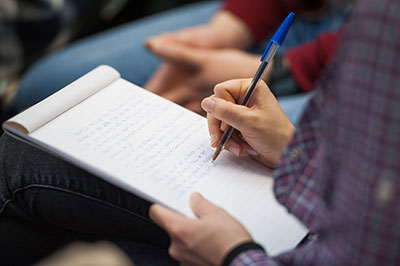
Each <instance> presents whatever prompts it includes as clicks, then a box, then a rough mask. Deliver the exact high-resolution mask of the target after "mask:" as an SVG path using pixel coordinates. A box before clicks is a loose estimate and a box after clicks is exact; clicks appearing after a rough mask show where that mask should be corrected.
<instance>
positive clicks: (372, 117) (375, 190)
mask: <svg viewBox="0 0 400 266" xmlns="http://www.w3.org/2000/svg"><path fill="white" fill-rule="evenodd" d="M399 64H400V1H396V0H380V1H376V0H363V1H359V2H358V3H357V4H356V5H355V7H354V10H353V14H352V18H351V19H350V21H349V23H348V24H347V25H346V30H345V32H344V35H343V39H342V43H341V44H340V46H339V50H338V54H337V56H336V58H335V60H334V63H332V64H331V66H330V67H329V68H328V69H327V71H326V73H325V75H324V77H323V78H322V80H321V81H320V83H319V84H320V85H319V86H318V87H319V88H318V89H317V92H316V94H315V95H314V97H313V99H312V100H311V102H310V104H309V106H308V108H307V110H306V111H305V113H304V114H303V117H302V119H301V122H300V125H299V127H298V129H297V131H296V133H295V134H294V136H293V139H292V141H291V143H290V144H289V146H288V148H287V149H286V151H285V152H284V154H283V156H282V160H281V163H280V165H279V166H278V167H277V169H276V171H275V180H276V182H275V194H276V197H277V199H278V200H279V202H280V203H281V204H283V205H284V206H285V207H286V208H287V209H288V211H289V212H291V213H293V214H294V215H295V216H296V217H298V218H299V219H300V220H301V221H302V222H303V223H304V224H305V225H306V226H307V227H308V228H309V229H310V231H312V232H314V233H316V234H317V239H316V240H315V241H313V242H309V243H307V244H304V245H302V246H300V247H298V248H296V249H294V250H292V251H289V252H287V253H284V254H281V255H279V256H277V257H269V256H268V255H267V254H265V253H263V252H261V251H258V250H257V251H256V250H250V251H247V252H243V253H241V254H239V255H238V256H237V257H236V258H235V259H234V260H233V262H232V265H236V266H239V265H385V266H388V265H400V65H399Z"/></svg>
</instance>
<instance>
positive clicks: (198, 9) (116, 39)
mask: <svg viewBox="0 0 400 266" xmlns="http://www.w3.org/2000/svg"><path fill="white" fill-rule="evenodd" d="M218 7H219V2H218V1H212V2H208V1H206V2H200V3H196V4H191V5H188V6H184V7H181V8H177V9H173V10H170V11H167V12H163V13H161V14H157V15H153V16H150V17H148V18H144V19H141V20H138V21H135V22H132V23H128V24H126V25H123V26H120V27H118V28H115V29H112V30H110V31H106V32H105V33H101V34H97V35H95V36H92V37H89V38H86V39H83V40H81V41H78V42H76V43H74V44H72V45H70V46H69V47H67V48H66V49H64V50H62V51H60V52H57V53H55V54H53V55H50V56H47V57H44V58H43V59H41V60H39V61H38V62H37V63H36V64H34V65H33V66H32V67H31V68H30V69H29V70H28V71H27V72H26V74H25V75H24V77H23V79H22V80H21V84H20V86H19V89H18V93H17V95H16V98H15V102H14V104H13V105H14V108H13V109H15V112H19V111H22V110H23V109H25V108H26V107H29V106H30V105H32V104H34V103H36V102H38V101H40V100H42V99H44V98H45V97H47V96H49V95H50V94H52V93H54V92H55V91H57V90H59V89H61V88H63V87H64V86H65V85H67V84H69V83H70V82H72V81H74V80H75V79H77V78H79V77H80V76H82V75H83V74H85V73H87V72H89V71H90V70H92V69H93V68H95V67H97V66H98V65H101V64H107V65H111V66H113V67H115V68H116V69H117V70H118V71H119V72H120V73H121V75H122V77H123V78H125V79H127V80H129V81H131V82H133V83H135V84H137V85H140V86H143V85H144V83H145V82H146V81H147V79H148V78H149V77H150V75H151V74H152V73H153V72H154V70H155V69H156V67H157V65H158V64H159V60H158V59H157V58H156V57H155V56H154V55H153V54H151V53H150V52H148V51H147V50H146V49H145V47H144V41H145V40H146V39H147V38H148V37H150V36H154V35H157V34H160V33H162V32H166V31H173V30H177V29H180V28H185V27H189V26H194V25H198V24H202V23H206V22H207V21H208V20H209V19H210V18H211V16H212V15H213V13H214V12H215V10H217V9H218Z"/></svg>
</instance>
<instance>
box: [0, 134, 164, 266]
mask: <svg viewBox="0 0 400 266" xmlns="http://www.w3.org/2000/svg"><path fill="white" fill-rule="evenodd" d="M0 162H1V165H0V236H1V237H0V262H1V264H2V265H27V264H29V265H30V264H31V263H32V262H34V261H35V260H37V259H39V258H41V257H43V256H45V255H47V254H48V253H49V252H51V251H53V250H55V249H57V248H58V247H60V246H61V245H63V244H65V243H67V242H69V241H71V240H88V241H91V240H99V239H106V240H112V241H116V242H118V241H125V242H127V243H129V242H141V243H147V244H150V245H154V246H157V247H160V248H163V249H166V248H167V247H168V245H169V237H168V235H167V234H166V233H165V232H164V231H163V230H162V229H160V228H159V227H158V226H156V225H155V224H154V223H153V222H151V221H150V220H149V218H148V208H149V205H150V203H149V202H147V201H145V200H143V199H141V198H138V197H136V196H134V195H132V194H130V193H128V192H126V191H124V190H122V189H120V188H118V187H115V186H113V185H111V184H109V183H107V182H105V181H103V180H101V179H99V178H97V177H95V176H93V175H91V174H89V173H87V172H85V171H84V170H82V169H79V168H77V167H74V166H73V165H71V164H69V163H67V162H64V161H63V160H61V159H58V158H56V157H54V156H52V155H49V154H48V153H46V152H43V151H41V150H39V149H37V148H34V147H31V146H30V145H28V144H25V143H23V142H20V141H18V140H15V139H13V138H11V137H9V136H7V135H3V136H2V138H1V140H0ZM5 262H10V263H9V264H7V263H5ZM11 262H12V263H11ZM3 263H4V264H3Z"/></svg>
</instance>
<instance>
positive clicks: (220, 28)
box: [209, 10, 254, 49]
mask: <svg viewBox="0 0 400 266" xmlns="http://www.w3.org/2000/svg"><path fill="white" fill-rule="evenodd" d="M209 26H210V27H211V28H212V29H213V30H215V31H216V32H218V41H217V42H216V43H215V45H216V48H236V49H246V48H248V47H250V45H251V44H252V43H253V42H254V39H253V36H252V34H251V31H250V29H249V28H248V27H247V25H246V24H245V23H244V22H243V21H242V20H241V19H240V18H238V17H237V16H235V15H234V14H232V13H231V12H229V11H225V10H221V11H218V12H217V13H216V14H215V15H214V17H213V18H212V19H211V20H210V22H209Z"/></svg>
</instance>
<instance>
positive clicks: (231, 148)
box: [228, 147, 240, 157]
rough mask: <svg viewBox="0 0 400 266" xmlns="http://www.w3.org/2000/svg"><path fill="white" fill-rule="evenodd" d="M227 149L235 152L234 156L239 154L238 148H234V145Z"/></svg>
mask: <svg viewBox="0 0 400 266" xmlns="http://www.w3.org/2000/svg"><path fill="white" fill-rule="evenodd" d="M228 149H229V151H230V152H232V153H233V154H235V155H236V156H238V157H239V155H240V154H239V149H238V148H236V147H229V148H228Z"/></svg>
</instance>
